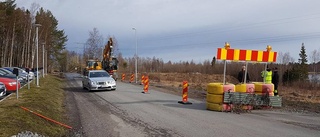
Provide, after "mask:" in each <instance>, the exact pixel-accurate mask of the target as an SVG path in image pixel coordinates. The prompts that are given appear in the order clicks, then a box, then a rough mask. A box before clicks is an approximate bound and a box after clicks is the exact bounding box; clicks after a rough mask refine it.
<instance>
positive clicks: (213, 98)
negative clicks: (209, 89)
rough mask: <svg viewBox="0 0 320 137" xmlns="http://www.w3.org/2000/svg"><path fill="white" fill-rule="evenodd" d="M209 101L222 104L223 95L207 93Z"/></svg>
mask: <svg viewBox="0 0 320 137" xmlns="http://www.w3.org/2000/svg"><path fill="white" fill-rule="evenodd" d="M207 102H209V103H217V104H219V103H220V104H221V103H222V102H223V95H216V94H207Z"/></svg>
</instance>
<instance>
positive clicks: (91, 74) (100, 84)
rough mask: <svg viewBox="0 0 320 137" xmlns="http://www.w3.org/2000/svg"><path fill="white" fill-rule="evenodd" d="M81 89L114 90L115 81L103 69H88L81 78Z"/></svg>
mask: <svg viewBox="0 0 320 137" xmlns="http://www.w3.org/2000/svg"><path fill="white" fill-rule="evenodd" d="M82 87H83V89H88V90H89V91H91V90H116V88H117V83H116V81H115V80H114V79H113V78H112V77H111V76H110V75H109V73H108V72H107V71H105V70H89V71H88V73H87V74H85V76H84V77H83V78H82Z"/></svg>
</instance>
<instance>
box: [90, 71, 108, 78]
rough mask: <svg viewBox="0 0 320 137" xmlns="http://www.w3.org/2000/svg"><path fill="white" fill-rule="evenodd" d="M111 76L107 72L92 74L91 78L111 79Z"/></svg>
mask: <svg viewBox="0 0 320 137" xmlns="http://www.w3.org/2000/svg"><path fill="white" fill-rule="evenodd" d="M109 76H110V75H109V74H108V73H107V72H90V74H89V77H90V78H95V77H109Z"/></svg>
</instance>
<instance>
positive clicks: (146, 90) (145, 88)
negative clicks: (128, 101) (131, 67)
mask: <svg viewBox="0 0 320 137" xmlns="http://www.w3.org/2000/svg"><path fill="white" fill-rule="evenodd" d="M143 84H144V86H143V91H142V93H144V94H147V93H148V90H149V78H148V76H145V77H144V83H143Z"/></svg>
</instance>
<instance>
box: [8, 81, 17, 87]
mask: <svg viewBox="0 0 320 137" xmlns="http://www.w3.org/2000/svg"><path fill="white" fill-rule="evenodd" d="M9 85H10V86H13V85H17V82H9Z"/></svg>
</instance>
